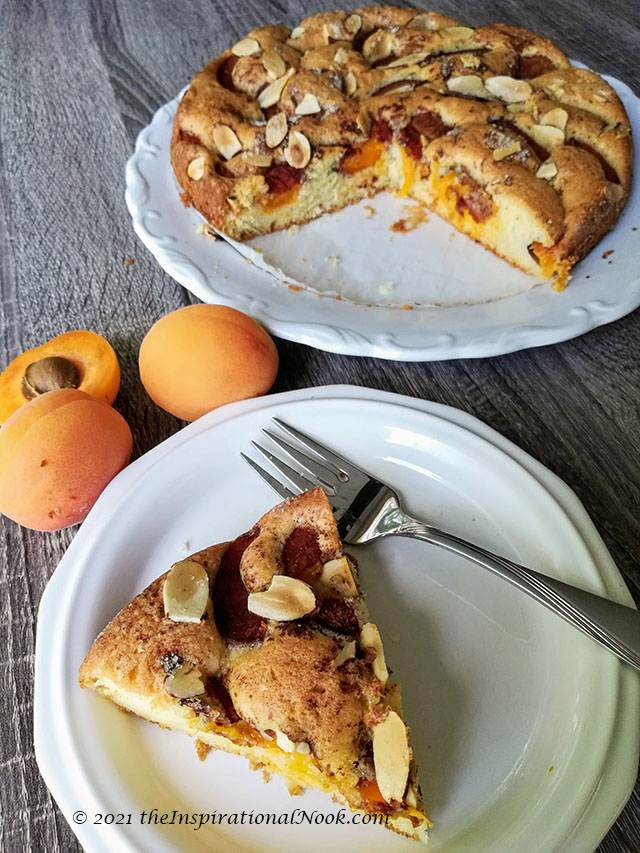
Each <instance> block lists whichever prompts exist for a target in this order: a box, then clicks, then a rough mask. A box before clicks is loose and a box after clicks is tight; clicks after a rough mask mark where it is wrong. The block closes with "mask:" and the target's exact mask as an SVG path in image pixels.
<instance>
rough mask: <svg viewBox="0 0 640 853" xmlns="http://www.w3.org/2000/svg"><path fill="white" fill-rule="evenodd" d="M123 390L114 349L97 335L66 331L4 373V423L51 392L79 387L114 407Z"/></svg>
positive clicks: (0, 395)
mask: <svg viewBox="0 0 640 853" xmlns="http://www.w3.org/2000/svg"><path fill="white" fill-rule="evenodd" d="M119 387H120V366H119V365H118V358H117V356H116V354H115V352H114V350H113V347H112V346H111V344H110V343H109V342H108V341H105V339H104V338H103V337H101V336H100V335H97V334H96V333H95V332H89V331H85V330H79V331H75V332H65V333H64V334H62V335H58V336H57V337H56V338H52V339H51V340H50V341H47V342H46V343H44V344H41V345H40V346H39V347H35V348H34V349H30V350H27V351H26V352H23V353H22V354H21V355H19V356H18V357H17V358H14V360H13V361H12V362H11V364H9V366H8V367H6V368H5V369H4V370H3V372H2V373H1V374H0V424H1V423H4V421H6V420H7V418H8V417H10V416H11V415H12V414H13V413H14V412H15V411H16V409H19V408H20V406H24V404H25V403H27V402H28V401H29V400H32V399H34V398H35V397H38V396H40V395H41V394H45V393H47V392H48V391H58V390H60V389H61V388H78V389H80V390H81V391H84V392H86V393H87V394H90V395H91V396H92V397H95V398H96V399H97V400H102V401H103V402H105V403H108V404H109V405H111V404H112V403H113V401H114V400H115V398H116V395H117V393H118V389H119Z"/></svg>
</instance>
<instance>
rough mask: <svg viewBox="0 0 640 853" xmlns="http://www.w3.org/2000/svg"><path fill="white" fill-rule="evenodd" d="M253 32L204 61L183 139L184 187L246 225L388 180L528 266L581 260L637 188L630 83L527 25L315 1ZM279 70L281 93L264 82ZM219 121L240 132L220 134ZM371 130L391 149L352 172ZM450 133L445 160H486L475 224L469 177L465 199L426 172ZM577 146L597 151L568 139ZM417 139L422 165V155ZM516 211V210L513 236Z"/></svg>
mask: <svg viewBox="0 0 640 853" xmlns="http://www.w3.org/2000/svg"><path fill="white" fill-rule="evenodd" d="M240 45H241V46H240V47H238V46H234V47H233V48H231V49H229V50H227V51H225V52H224V53H223V54H222V55H221V56H220V57H218V58H217V59H215V60H214V61H213V62H211V63H209V65H207V66H206V67H205V68H203V69H202V71H200V72H199V73H198V74H197V75H196V76H195V77H194V79H193V81H192V84H191V86H190V88H189V90H188V91H187V93H186V94H185V96H184V98H183V100H182V102H181V104H180V106H179V107H178V111H177V114H176V117H175V121H174V129H173V137H172V142H171V157H172V163H173V167H174V171H175V174H176V177H177V179H178V182H179V183H180V185H181V187H182V189H183V201H184V203H185V204H187V205H188V204H193V205H194V207H196V208H197V209H198V210H199V211H200V212H201V213H202V214H203V215H204V216H205V217H206V218H207V219H208V220H209V222H211V224H212V225H213V226H214V227H216V228H217V229H219V230H220V231H222V232H223V233H225V234H228V235H229V236H231V237H234V238H236V239H247V238H249V237H251V236H254V235H255V234H258V233H266V232H268V231H272V230H275V229H279V228H283V227H288V226H289V225H291V224H294V223H297V224H301V223H304V222H306V221H308V220H309V219H312V218H314V217H315V216H318V215H320V214H321V213H323V212H327V211H332V210H337V209H339V208H340V207H342V206H344V205H345V204H349V203H352V202H353V201H356V200H358V199H360V198H363V197H365V196H369V195H373V194H374V193H376V192H378V191H380V190H381V189H384V188H391V189H395V190H396V191H398V190H400V191H401V194H405V195H407V194H408V195H411V196H413V197H415V198H417V199H418V200H420V201H423V202H424V203H426V204H427V205H428V206H429V207H431V208H432V209H434V210H436V211H437V212H438V213H440V214H441V215H443V216H445V218H447V219H449V221H451V222H452V223H453V224H454V225H455V226H456V227H458V228H461V230H464V231H465V232H466V233H469V234H470V236H472V237H473V238H474V239H476V240H478V241H479V242H481V243H482V244H483V245H486V246H487V247H488V248H490V249H491V250H492V251H494V252H496V253H497V254H500V255H501V256H503V257H506V258H507V259H509V260H510V261H511V262H512V263H514V264H516V265H517V266H520V267H521V268H523V269H525V270H526V271H528V272H533V273H536V274H538V275H539V274H543V275H547V276H552V275H554V274H558V273H561V274H562V275H564V276H565V277H566V274H567V272H568V269H569V267H570V265H571V264H573V263H574V262H575V261H576V260H577V259H578V258H579V257H580V256H582V255H583V254H584V253H585V252H587V251H588V250H589V249H590V248H591V247H592V246H593V245H594V244H595V242H597V241H598V240H599V239H600V237H601V236H602V235H603V234H604V233H606V231H608V230H609V229H610V228H611V227H613V225H614V223H615V221H616V219H617V217H618V216H619V214H620V211H621V210H622V207H623V206H624V204H625V202H626V199H627V197H628V195H629V191H630V186H631V164H632V147H631V136H630V126H629V121H628V118H627V115H626V112H625V110H624V107H623V105H622V103H621V102H620V100H619V98H618V97H617V95H616V94H615V92H614V91H613V89H612V88H611V87H610V86H609V85H608V84H607V83H606V82H605V81H604V80H603V79H602V78H601V77H599V76H598V75H597V74H594V73H593V72H590V71H585V70H582V69H578V68H574V67H572V66H571V65H570V63H569V61H568V60H567V58H566V56H565V55H564V54H563V53H562V51H560V50H559V49H558V48H557V47H556V46H555V45H554V44H552V43H551V42H550V41H548V40H547V39H544V38H541V37H540V36H537V35H536V34H535V33H532V32H530V31H529V30H526V29H523V28H519V27H513V26H509V25H506V24H496V25H494V26H484V27H477V28H475V29H474V28H470V27H464V26H460V25H459V24H458V22H457V21H455V20H454V19H452V18H447V17H445V16H443V15H439V14H438V13H436V12H424V11H422V10H414V9H398V8H395V7H392V6H368V7H362V8H360V9H358V10H356V11H355V12H354V13H346V12H341V11H331V12H323V13H320V14H318V15H313V16H311V17H310V18H307V19H306V20H304V21H302V22H301V24H300V26H299V27H297V28H296V29H295V30H294V31H289V30H288V29H287V28H286V27H269V26H267V27H261V28H259V29H257V30H254V31H253V32H251V33H249V35H248V37H247V40H246V42H245V41H243V42H241V43H240ZM234 51H235V53H234ZM235 54H241V55H235ZM274 56H275V60H274ZM278 75H280V76H278ZM492 78H495V80H493V79H492ZM504 78H509V79H510V80H511V82H512V83H513V82H516V81H520V82H519V83H518V85H520V86H521V87H522V86H524V87H525V88H524V90H523V91H524V92H525V95H519V96H518V99H516V100H515V101H514V100H513V97H512V94H505V93H504V92H503V91H502V90H501V89H500V83H501V81H504ZM470 80H471V83H470V82H469V81H470ZM496 80H497V83H496ZM276 84H277V85H276ZM274 85H276V89H277V91H276V92H275V95H272V96H270V97H267V95H268V93H269V92H273V88H274ZM469 86H471V88H469ZM496 86H497V87H498V88H496ZM474 87H475V88H474ZM276 113H280V114H282V116H283V117H284V118H285V119H286V131H285V135H284V136H283V138H282V139H280V140H277V143H276V144H273V145H271V144H268V135H267V133H266V130H267V122H268V120H269V119H270V118H272V117H273V115H274V114H276ZM541 127H542V131H541V130H540V128H541ZM549 127H551V131H549ZM221 128H222V129H223V130H224V132H225V133H226V129H228V131H229V132H231V133H232V134H233V135H232V136H231V137H229V136H228V135H225V136H223V137H220V136H216V133H218V134H219V133H220V129H221ZM216 129H217V131H216ZM456 131H461V132H460V133H457V134H456ZM492 131H495V132H497V131H500V133H502V134H503V136H504V137H505V139H506V142H505V146H504V148H505V149H507V150H508V146H509V145H511V146H513V147H515V148H517V147H518V146H519V149H518V150H517V151H514V152H512V153H507V154H505V153H504V152H503V151H501V150H499V149H496V148H495V146H493V147H492V146H491V144H490V141H489V140H490V139H491V136H492V133H491V132H492ZM294 134H302V135H303V137H304V139H305V140H306V143H308V148H309V151H308V156H304V155H302V156H298V159H296V156H295V153H294V155H291V152H290V150H289V145H290V142H291V140H292V138H293V136H294ZM452 134H454V140H455V142H456V143H457V145H456V147H455V150H454V146H453V145H452V142H451V140H450V139H449V137H450V136H451V135H452ZM493 135H495V134H493ZM214 137H215V138H214ZM216 139H217V142H216ZM221 139H223V141H225V144H224V145H222V147H221V146H220V145H219V144H217V143H220V140H221ZM229 139H231V144H226V143H228V141H229ZM276 139H277V137H276ZM369 139H371V140H378V141H379V142H381V143H382V146H381V147H382V148H384V152H383V153H382V154H380V152H377V153H376V156H371V157H370V158H369V160H368V161H367V162H366V164H365V165H362V164H360V165H359V167H358V169H357V171H356V173H355V174H354V173H345V172H344V170H343V158H344V157H348V156H349V155H350V153H352V152H353V151H354V150H356V151H357V150H359V149H360V148H361V147H362V146H364V145H365V144H366V143H367V140H369ZM272 141H273V139H272ZM435 143H438V145H436V144H435ZM445 147H446V149H447V151H448V154H449V156H448V159H447V168H448V169H449V170H451V171H453V172H455V174H456V175H457V176H458V177H460V175H461V173H462V174H464V172H465V171H466V172H468V170H469V166H468V162H469V161H471V162H472V163H473V164H474V165H473V172H474V176H473V177H474V180H475V182H476V184H477V185H478V187H474V191H475V201H477V202H478V204H477V205H476V206H475V208H474V207H473V206H471V207H469V213H470V215H471V216H472V218H473V219H474V221H475V224H473V223H472V222H470V221H468V218H467V219H465V218H464V217H462V216H456V214H455V212H452V211H454V209H455V203H456V202H457V201H458V199H459V197H460V193H458V194H457V195H455V194H454V195H455V197H453V202H454V204H453V205H452V204H451V203H450V202H451V201H452V199H451V198H450V199H449V200H448V201H447V200H443V199H442V198H439V197H438V188H437V187H436V186H435V184H434V180H433V178H432V179H430V180H429V176H428V171H429V169H430V167H431V166H432V165H433V164H434V162H437V157H436V159H435V160H434V156H435V154H434V152H437V150H438V149H439V148H445ZM572 148H580V149H581V150H582V151H583V152H584V153H586V154H587V155H588V156H587V157H575V156H573V155H572V154H567V153H566V152H567V149H572ZM400 151H401V152H402V156H403V165H402V168H400V167H399V166H398V162H397V156H396V154H397V152H400ZM368 153H369V154H372V152H371V151H369V152H368ZM556 154H557V155H558V160H559V161H560V162H561V164H562V176H558V179H557V180H556V181H554V180H552V179H551V177H550V172H552V171H553V169H552V168H551V166H550V168H549V169H547V170H546V172H544V171H543V173H541V174H540V175H537V172H538V169H539V167H540V166H541V165H542V164H547V163H548V164H552V165H553V166H556V167H557V168H558V170H559V166H558V163H557V162H556V160H555V157H556ZM407 156H409V158H411V157H413V158H414V159H415V160H416V161H418V160H419V163H420V165H419V168H415V169H414V170H413V171H412V169H413V167H411V168H409V167H407V164H406V162H404V161H405V160H406V157H407ZM376 157H377V159H376ZM200 158H204V160H203V168H202V169H201V168H200V164H199V165H198V168H195V167H193V168H192V174H191V176H190V174H189V169H190V164H192V163H193V162H194V161H196V160H199V159H200ZM363 162H364V161H363ZM414 166H415V163H414ZM442 166H443V163H442V161H440V162H438V171H439V174H440V175H442V174H443V168H442ZM511 167H513V169H511ZM403 170H404V171H403ZM525 171H526V173H527V174H525ZM512 173H513V174H512ZM505 177H506V178H508V180H507V181H506V182H505V180H504V178H505ZM314 186H315V187H316V190H315V191H314ZM467 186H468V185H467ZM454 189H455V188H454ZM481 191H482V192H484V193H485V196H486V197H482V198H484V201H485V203H486V202H488V199H489V198H490V199H492V200H493V202H494V207H493V213H492V214H491V216H493V217H494V218H493V219H492V220H491V221H489V220H487V222H486V223H485V221H484V219H481V220H478V219H477V218H476V215H475V214H476V213H478V211H479V210H480V209H481V208H482V207H483V205H482V204H481V201H482V198H481V197H480V192H481ZM585 198H589V199H590V200H592V204H591V207H587V206H585V203H584V199H585ZM469 200H471V201H473V199H471V197H469V198H468V199H467V201H469ZM484 207H486V208H487V209H488V204H485V205H484ZM516 210H517V212H518V223H519V225H518V228H517V229H515V232H514V234H512V235H509V234H507V233H506V232H508V231H509V228H510V226H509V224H508V223H509V221H510V218H512V217H513V215H514V211H516ZM458 213H460V204H459V205H458ZM548 220H551V221H548ZM578 221H579V222H580V223H581V224H580V226H579V227H578V225H577V223H578ZM543 223H546V226H547V227H543ZM498 232H501V233H498ZM527 241H528V242H527ZM535 245H538V246H541V247H542V248H543V249H544V254H545V262H544V263H543V264H541V265H539V264H538V263H537V261H536V258H537V257H538V256H537V255H536V252H535V250H534V251H530V250H531V249H532V248H534V247H535Z"/></svg>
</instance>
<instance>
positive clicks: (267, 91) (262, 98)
mask: <svg viewBox="0 0 640 853" xmlns="http://www.w3.org/2000/svg"><path fill="white" fill-rule="evenodd" d="M292 74H293V68H290V69H289V70H288V71H287V72H286V74H283V75H282V77H278V79H277V80H274V81H273V83H269V85H268V86H266V87H265V88H264V89H263V90H262V91H261V92H260V94H259V95H258V104H259V105H260V107H261V108H262V109H263V110H266V109H267V107H272V106H273V105H274V104H277V103H278V101H279V100H280V95H282V90H283V89H284V87H285V85H286V83H287V80H288V79H289V77H291V75H292Z"/></svg>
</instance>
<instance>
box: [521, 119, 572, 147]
mask: <svg viewBox="0 0 640 853" xmlns="http://www.w3.org/2000/svg"><path fill="white" fill-rule="evenodd" d="M529 133H530V134H531V136H532V137H533V141H534V142H537V143H538V145H542V147H543V148H555V147H556V145H562V144H563V143H564V132H563V131H562V130H560V128H558V127H553V126H552V125H550V124H534V125H533V126H532V127H531V128H529Z"/></svg>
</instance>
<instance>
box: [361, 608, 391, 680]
mask: <svg viewBox="0 0 640 853" xmlns="http://www.w3.org/2000/svg"><path fill="white" fill-rule="evenodd" d="M360 647H361V648H363V649H373V651H374V652H375V654H376V656H375V658H374V659H373V661H372V663H371V669H372V670H373V674H374V675H375V677H376V678H379V679H380V681H382V683H383V684H386V683H387V680H388V678H389V671H388V670H387V664H386V662H385V659H384V650H383V648H382V639H381V637H380V631H378V628H377V626H376V625H374V624H373V622H367V623H366V624H365V625H363V626H362V629H361V630H360Z"/></svg>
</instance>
